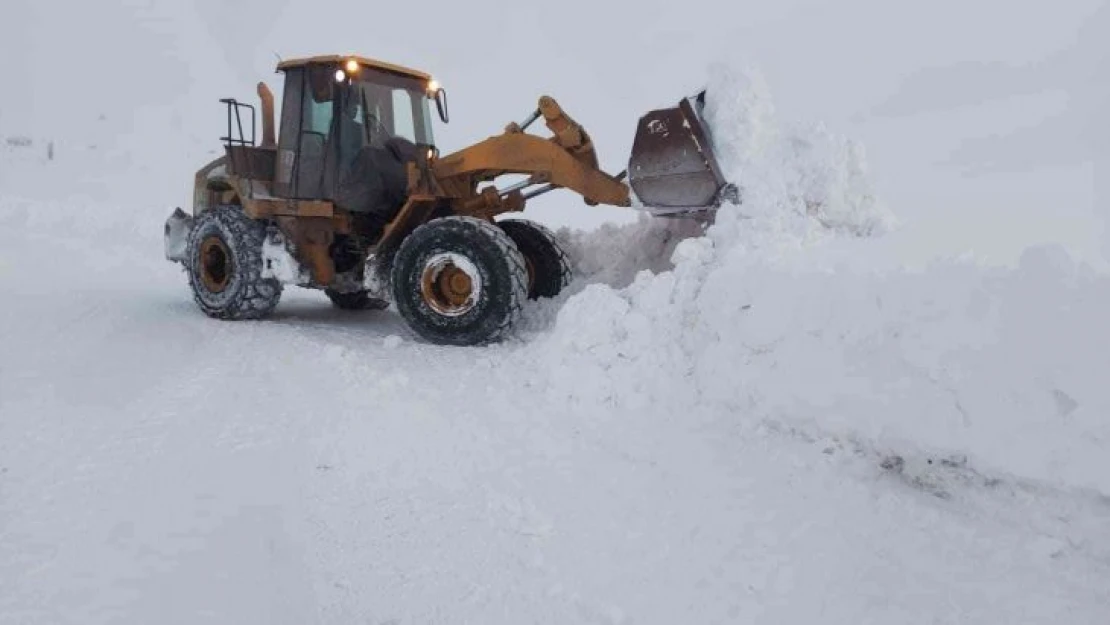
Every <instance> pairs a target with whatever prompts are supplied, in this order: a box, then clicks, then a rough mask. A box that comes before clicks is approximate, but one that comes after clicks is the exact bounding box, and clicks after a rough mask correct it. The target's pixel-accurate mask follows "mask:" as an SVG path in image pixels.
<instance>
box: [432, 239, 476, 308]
mask: <svg viewBox="0 0 1110 625" xmlns="http://www.w3.org/2000/svg"><path fill="white" fill-rule="evenodd" d="M481 287H482V278H481V276H480V275H479V273H478V271H477V268H476V267H474V265H473V264H471V263H470V262H469V261H468V260H466V259H465V258H463V257H461V256H458V255H455V254H438V255H436V256H433V257H432V258H431V259H429V260H428V262H427V263H426V264H425V265H424V271H422V272H421V275H420V293H421V295H422V297H423V298H424V302H425V303H426V304H427V305H428V307H429V308H431V309H432V310H434V311H435V312H437V313H439V314H441V315H446V316H449V317H457V316H459V315H463V314H466V313H467V312H468V311H470V310H471V309H473V308H474V306H475V305H476V304H477V303H478V294H479V293H480V292H481Z"/></svg>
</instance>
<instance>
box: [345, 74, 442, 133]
mask: <svg viewBox="0 0 1110 625" xmlns="http://www.w3.org/2000/svg"><path fill="white" fill-rule="evenodd" d="M424 89H425V85H424V83H423V81H420V80H418V79H416V78H409V77H404V76H397V75H395V74H390V73H388V72H383V71H378V70H374V69H371V68H363V69H362V71H360V72H359V73H358V75H357V76H355V77H353V80H352V81H351V82H350V84H349V86H348V87H347V93H346V94H345V95H346V98H347V102H346V108H347V110H348V111H351V112H352V113H353V117H354V119H356V120H358V121H359V122H361V123H362V125H363V129H364V132H365V134H366V136H365V137H364V144H366V145H371V146H375V147H381V146H382V145H384V144H385V141H386V140H387V139H389V138H391V137H401V138H403V139H407V140H409V141H412V142H413V143H418V144H426V145H432V144H434V142H435V141H434V139H433V138H432V118H431V109H430V108H429V106H428V98H427V96H426V95H425V91H424Z"/></svg>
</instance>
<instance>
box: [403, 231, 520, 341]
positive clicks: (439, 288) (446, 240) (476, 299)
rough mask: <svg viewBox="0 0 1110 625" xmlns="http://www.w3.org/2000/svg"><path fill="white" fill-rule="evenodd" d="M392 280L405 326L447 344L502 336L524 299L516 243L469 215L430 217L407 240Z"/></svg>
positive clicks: (511, 323) (510, 325)
mask: <svg viewBox="0 0 1110 625" xmlns="http://www.w3.org/2000/svg"><path fill="white" fill-rule="evenodd" d="M390 282H391V283H392V288H393V301H394V303H395V304H396V306H397V310H398V312H400V313H401V316H402V317H403V318H404V319H405V321H406V322H407V323H408V324H409V327H411V328H412V329H413V330H414V331H415V332H416V333H417V334H419V335H420V336H421V337H423V338H425V339H426V340H429V341H432V342H434V343H440V344H446V345H478V344H483V343H489V342H492V341H496V340H498V339H500V338H502V337H504V336H505V334H506V333H507V332H508V331H509V330H510V329H511V328H512V326H513V324H514V323H515V322H516V321H517V319H519V318H520V313H521V310H522V308H523V305H524V302H525V300H526V299H527V296H528V270H527V268H526V264H525V261H524V256H523V255H522V254H521V253H520V250H518V249H517V247H516V244H514V243H513V240H512V239H511V238H510V237H509V236H508V235H507V234H506V233H505V232H504V231H502V230H501V229H500V228H498V227H497V226H495V225H493V224H491V223H489V222H487V221H483V220H481V219H475V218H473V217H445V218H441V219H434V220H432V221H429V222H427V223H425V224H424V225H422V226H420V227H418V228H417V229H416V230H414V231H413V232H412V234H410V235H408V236H407V237H405V239H404V241H402V242H401V245H400V247H399V249H398V250H397V254H396V256H395V257H394V258H393V267H392V271H391V274H390Z"/></svg>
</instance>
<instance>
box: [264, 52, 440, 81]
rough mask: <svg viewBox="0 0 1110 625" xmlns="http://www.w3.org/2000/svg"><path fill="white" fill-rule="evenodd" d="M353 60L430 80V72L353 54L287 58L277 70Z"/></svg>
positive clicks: (363, 64)
mask: <svg viewBox="0 0 1110 625" xmlns="http://www.w3.org/2000/svg"><path fill="white" fill-rule="evenodd" d="M352 60H353V61H355V62H356V63H358V64H359V65H361V66H363V67H370V68H374V69H380V70H384V71H387V72H392V73H394V74H401V75H402V76H411V77H412V78H418V79H420V80H431V79H432V77H431V75H430V74H427V73H425V72H421V71H418V70H415V69H410V68H408V67H403V66H401V65H394V64H393V63H386V62H385V61H378V60H375V59H368V58H366V57H362V56H358V55H354V54H329V55H324V56H310V57H304V58H299V59H288V60H285V61H281V62H279V63H278V66H277V68H278V70H279V71H281V70H286V69H290V68H293V67H304V66H306V65H314V64H325V65H338V64H341V63H346V62H348V61H352Z"/></svg>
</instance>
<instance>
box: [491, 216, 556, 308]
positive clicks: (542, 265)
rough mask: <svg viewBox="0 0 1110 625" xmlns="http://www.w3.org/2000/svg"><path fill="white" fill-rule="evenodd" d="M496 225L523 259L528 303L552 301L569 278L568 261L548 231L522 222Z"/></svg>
mask: <svg viewBox="0 0 1110 625" xmlns="http://www.w3.org/2000/svg"><path fill="white" fill-rule="evenodd" d="M497 225H498V226H499V227H500V228H501V229H502V230H504V231H505V234H507V235H509V238H510V239H512V240H513V243H516V246H517V248H518V249H520V253H521V254H523V255H524V261H525V263H526V265H527V269H528V299H539V298H541V297H555V296H556V295H558V294H559V293H561V292H562V290H563V289H564V288H566V287H567V285H569V284H570V281H571V278H572V277H573V272H572V271H571V268H570V260H569V259H568V257H567V253H566V252H564V251H563V248H562V247H560V246H559V243H558V242H557V241H556V240H555V235H554V234H553V233H552V232H551V231H550V230H548V229H547V228H545V227H543V226H541V225H540V224H538V223H536V222H534V221H528V220H526V219H504V220H501V221H499V222H497Z"/></svg>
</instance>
